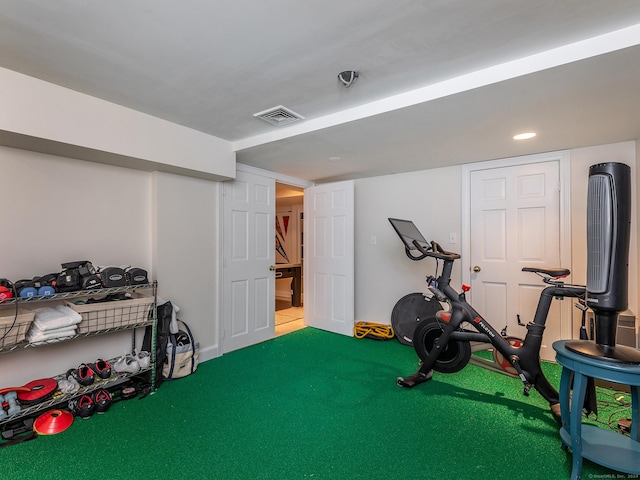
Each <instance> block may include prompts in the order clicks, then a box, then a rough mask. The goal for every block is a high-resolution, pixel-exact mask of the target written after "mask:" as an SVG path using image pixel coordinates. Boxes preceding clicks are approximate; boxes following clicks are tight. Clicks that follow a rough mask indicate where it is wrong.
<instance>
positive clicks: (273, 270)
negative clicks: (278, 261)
mask: <svg viewBox="0 0 640 480" xmlns="http://www.w3.org/2000/svg"><path fill="white" fill-rule="evenodd" d="M276 268H278V267H276V266H275V265H271V266H270V267H269V270H271V271H272V272H275V271H276Z"/></svg>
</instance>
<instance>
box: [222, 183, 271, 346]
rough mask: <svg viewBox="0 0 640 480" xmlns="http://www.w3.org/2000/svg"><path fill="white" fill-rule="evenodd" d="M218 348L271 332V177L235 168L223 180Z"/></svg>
mask: <svg viewBox="0 0 640 480" xmlns="http://www.w3.org/2000/svg"><path fill="white" fill-rule="evenodd" d="M224 189H225V190H224V201H223V203H224V207H223V210H224V213H223V280H222V282H223V295H222V299H223V308H222V311H223V318H222V325H223V332H222V352H223V353H227V352H230V351H233V350H237V349H238V348H242V347H246V346H248V345H253V344H255V343H258V342H262V341H264V340H268V339H270V338H273V337H274V336H275V327H274V313H275V273H274V272H272V271H271V270H270V267H271V265H273V264H274V263H275V223H274V217H275V180H273V179H272V178H267V177H263V176H261V175H256V174H253V173H247V172H240V171H239V172H238V174H237V177H236V179H235V180H234V181H230V182H225V184H224Z"/></svg>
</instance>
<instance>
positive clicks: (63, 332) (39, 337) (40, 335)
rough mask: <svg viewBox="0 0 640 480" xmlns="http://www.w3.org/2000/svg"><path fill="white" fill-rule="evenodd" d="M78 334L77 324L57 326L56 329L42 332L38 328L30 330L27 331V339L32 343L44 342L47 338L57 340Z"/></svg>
mask: <svg viewBox="0 0 640 480" xmlns="http://www.w3.org/2000/svg"><path fill="white" fill-rule="evenodd" d="M75 334H76V326H75V325H73V326H70V327H63V328H56V329H54V330H49V331H46V332H41V331H38V330H29V332H28V333H27V340H29V342H30V343H36V342H44V341H47V340H54V339H55V340H57V339H61V338H67V337H72V336H74V335H75Z"/></svg>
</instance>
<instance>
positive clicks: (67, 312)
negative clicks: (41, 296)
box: [31, 305, 82, 332]
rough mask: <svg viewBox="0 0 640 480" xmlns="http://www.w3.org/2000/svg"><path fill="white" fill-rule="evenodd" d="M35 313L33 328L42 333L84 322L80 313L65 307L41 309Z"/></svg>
mask: <svg viewBox="0 0 640 480" xmlns="http://www.w3.org/2000/svg"><path fill="white" fill-rule="evenodd" d="M35 313H36V315H35V319H34V320H33V323H32V324H31V328H33V329H35V330H40V331H42V332H44V331H47V330H54V329H56V328H62V327H68V326H70V325H76V324H78V323H80V321H81V320H82V316H81V315H80V314H79V313H78V312H76V311H75V310H73V309H71V308H69V307H67V306H65V305H58V306H56V307H53V308H39V309H37V310H35Z"/></svg>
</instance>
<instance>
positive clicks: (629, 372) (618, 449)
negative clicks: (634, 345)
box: [553, 340, 640, 480]
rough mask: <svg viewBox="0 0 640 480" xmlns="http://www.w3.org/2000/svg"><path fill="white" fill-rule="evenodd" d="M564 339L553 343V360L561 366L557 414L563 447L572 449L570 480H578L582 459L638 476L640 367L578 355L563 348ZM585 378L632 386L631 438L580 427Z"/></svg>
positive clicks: (639, 459) (589, 427) (639, 463)
mask: <svg viewBox="0 0 640 480" xmlns="http://www.w3.org/2000/svg"><path fill="white" fill-rule="evenodd" d="M565 343H566V340H560V341H557V342H554V343H553V349H554V350H555V351H556V360H557V361H558V363H559V364H560V365H562V376H561V378H560V414H561V415H562V428H561V429H560V437H561V438H562V448H563V449H566V448H567V447H571V451H572V455H573V466H572V470H571V479H572V480H578V479H579V478H580V473H581V471H582V459H583V458H586V459H588V460H591V461H592V462H595V463H598V464H600V465H604V466H605V467H608V468H611V469H612V470H617V471H620V472H625V473H632V474H640V443H639V441H638V440H639V439H640V428H639V426H638V419H639V415H638V413H639V411H638V408H639V404H638V397H639V393H640V365H630V364H624V363H614V362H610V361H607V360H600V359H598V358H594V357H589V356H586V355H581V354H579V353H575V352H572V351H570V350H568V349H567V348H566V347H565ZM571 373H573V374H574V380H573V396H572V400H571V405H569V397H570V391H569V390H570V389H569V381H570V378H571ZM588 377H592V378H600V379H602V380H608V381H610V382H615V383H621V384H623V385H629V386H630V387H631V432H630V437H627V436H625V435H622V434H620V433H617V432H614V431H613V430H606V429H603V428H599V427H596V426H595V425H583V424H582V406H583V405H584V397H585V393H586V390H587V379H588Z"/></svg>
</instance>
